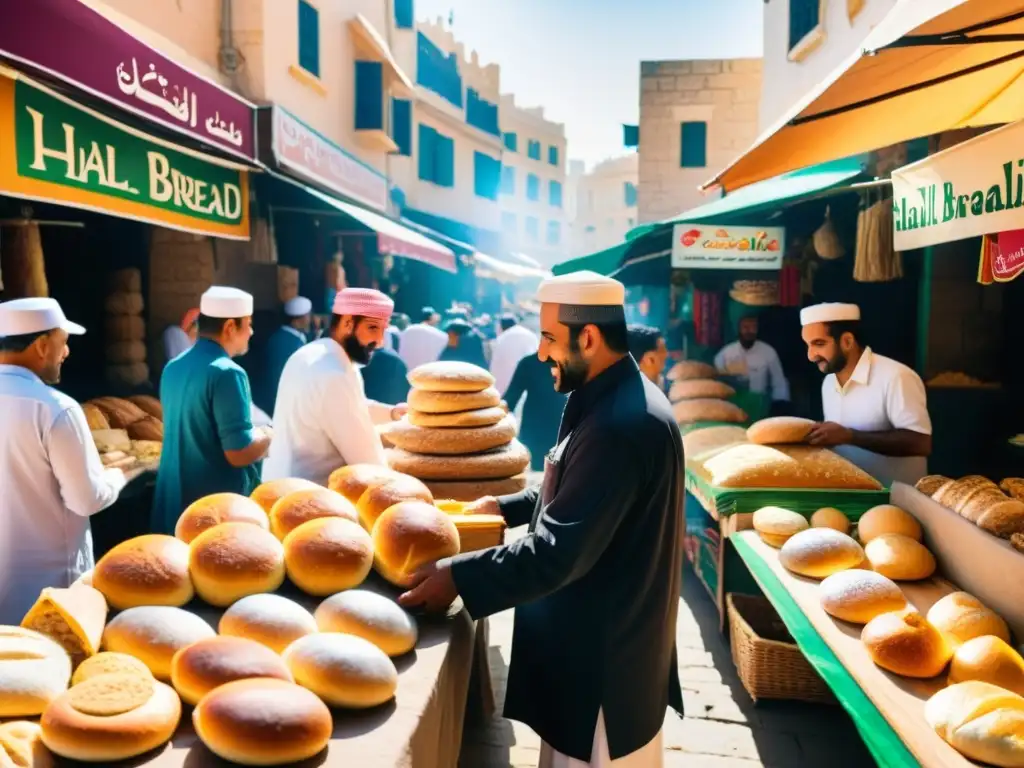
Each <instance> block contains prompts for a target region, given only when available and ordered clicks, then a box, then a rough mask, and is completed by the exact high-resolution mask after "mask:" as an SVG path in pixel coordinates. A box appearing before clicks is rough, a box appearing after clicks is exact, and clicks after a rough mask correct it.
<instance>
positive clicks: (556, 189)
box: [548, 181, 562, 208]
mask: <svg viewBox="0 0 1024 768" xmlns="http://www.w3.org/2000/svg"><path fill="white" fill-rule="evenodd" d="M548 204H549V205H553V206H554V207H555V208H561V207H562V182H560V181H550V182H548Z"/></svg>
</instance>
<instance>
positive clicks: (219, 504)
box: [174, 493, 270, 544]
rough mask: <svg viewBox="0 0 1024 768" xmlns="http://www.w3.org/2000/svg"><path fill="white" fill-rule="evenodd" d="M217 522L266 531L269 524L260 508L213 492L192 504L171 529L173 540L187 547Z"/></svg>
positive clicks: (241, 498)
mask: <svg viewBox="0 0 1024 768" xmlns="http://www.w3.org/2000/svg"><path fill="white" fill-rule="evenodd" d="M221 523H249V524H251V525H256V526H259V527H260V528H263V529H267V528H269V527H270V522H269V521H268V520H267V513H266V512H264V511H263V507H261V506H260V505H259V504H257V503H256V502H255V501H253V500H252V499H250V498H249V497H247V496H242V495H240V494H237V493H215V494H213V495H212V496H204V497H203V498H201V499H199V500H198V501H194V502H192V503H191V504H190V505H189V506H188V507H186V508H185V511H184V512H182V513H181V517H179V518H178V522H177V524H176V525H175V526H174V536H175V538H178V539H181V540H182V541H184V542H185V543H186V544H190V543H191V542H192V540H193V539H194V538H196V537H197V536H198V535H199V534H201V533H202V532H203V531H206V530H208V529H210V528H213V527H214V526H215V525H220V524H221Z"/></svg>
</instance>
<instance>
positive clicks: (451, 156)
mask: <svg viewBox="0 0 1024 768" xmlns="http://www.w3.org/2000/svg"><path fill="white" fill-rule="evenodd" d="M436 135H437V152H436V154H435V156H434V162H435V163H436V168H435V178H434V183H435V184H437V185H438V186H439V187H454V186H455V141H454V140H453V139H450V138H448V137H447V136H442V135H441V134H440V133H438V134H436Z"/></svg>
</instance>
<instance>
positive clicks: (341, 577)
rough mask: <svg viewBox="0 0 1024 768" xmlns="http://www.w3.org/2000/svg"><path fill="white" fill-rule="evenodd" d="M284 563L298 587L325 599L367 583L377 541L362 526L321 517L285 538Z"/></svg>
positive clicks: (289, 575)
mask: <svg viewBox="0 0 1024 768" xmlns="http://www.w3.org/2000/svg"><path fill="white" fill-rule="evenodd" d="M284 561H285V565H286V567H287V571H288V578H289V579H290V580H291V582H292V583H293V584H294V585H295V586H297V587H298V588H299V589H301V590H302V591H303V592H305V593H307V594H310V595H317V596H320V597H325V596H327V595H333V594H334V593H335V592H341V591H342V590H344V589H352V587H358V586H359V585H360V584H362V583H363V582H364V581H365V580H366V577H367V576H368V575H369V573H370V569H371V568H372V567H373V542H372V541H371V540H370V534H368V533H367V532H366V531H365V530H363V528H362V527H361V526H360V525H359V523H356V522H353V521H352V520H347V519H344V518H338V517H321V518H317V519H316V520H310V521H309V522H307V523H303V524H302V525H300V526H299V527H298V528H296V529H295V530H293V531H292V532H291V533H289V534H288V535H287V536H285V538H284Z"/></svg>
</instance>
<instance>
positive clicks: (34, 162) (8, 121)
mask: <svg viewBox="0 0 1024 768" xmlns="http://www.w3.org/2000/svg"><path fill="white" fill-rule="evenodd" d="M0 193H3V194H8V195H11V196H13V197H22V198H27V199H30V200H40V201H43V202H53V203H58V204H61V205H68V206H71V207H74V208H84V209H87V210H92V211H99V212H101V213H109V214H111V215H114V216H121V217H124V218H130V219H136V220H138V221H144V222H148V223H150V224H157V225H160V226H164V227H171V228H173V229H180V230H185V231H187V232H197V233H200V234H204V235H215V236H218V237H226V238H231V239H236V240H246V239H248V237H249V174H248V171H246V170H245V169H244V168H242V167H241V166H238V165H235V164H234V163H227V162H224V161H218V160H214V159H213V158H210V157H208V156H205V155H201V154H199V153H197V152H192V151H190V150H187V149H183V148H181V147H176V146H175V145H173V144H170V143H168V142H165V141H161V140H160V139H156V138H154V137H151V136H147V135H146V134H144V133H142V132H140V131H136V130H135V129H133V128H130V127H128V126H126V125H122V124H120V123H118V122H116V121H114V120H112V119H110V118H108V117H105V116H103V115H100V114H99V113H97V112H94V111H92V110H90V109H87V108H85V107H82V106H79V105H77V104H75V103H74V102H72V101H70V100H69V99H66V98H64V97H63V96H59V95H58V94H56V93H54V92H52V91H50V90H48V89H45V88H43V87H40V86H36V85H33V84H30V83H28V82H25V81H24V80H21V79H19V80H11V79H8V78H5V77H0Z"/></svg>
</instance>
